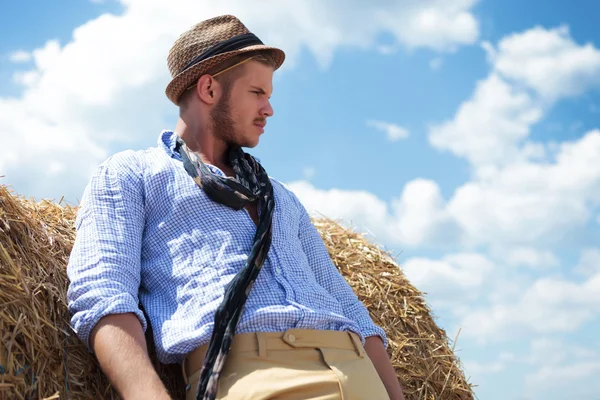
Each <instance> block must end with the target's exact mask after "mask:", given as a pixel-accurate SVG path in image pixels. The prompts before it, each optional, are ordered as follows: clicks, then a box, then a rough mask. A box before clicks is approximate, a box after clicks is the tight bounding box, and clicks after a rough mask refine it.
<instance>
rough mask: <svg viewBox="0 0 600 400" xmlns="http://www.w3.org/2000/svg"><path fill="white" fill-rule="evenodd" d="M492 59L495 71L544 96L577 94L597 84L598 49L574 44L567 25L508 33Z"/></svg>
mask: <svg viewBox="0 0 600 400" xmlns="http://www.w3.org/2000/svg"><path fill="white" fill-rule="evenodd" d="M492 58H493V62H494V67H495V70H496V71H497V72H498V73H500V74H501V75H502V76H504V77H506V78H507V79H511V80H515V81H517V82H518V83H520V84H523V85H526V86H527V87H530V88H531V89H533V90H535V91H536V92H537V93H539V94H540V95H541V96H542V97H543V98H544V99H549V100H553V99H557V98H561V97H566V96H574V95H578V94H581V93H582V92H584V91H585V90H587V89H588V88H589V87H590V86H592V85H597V84H600V51H599V50H598V49H596V48H595V47H594V45H593V44H591V43H587V44H585V45H578V44H577V43H575V42H574V41H573V39H572V38H571V36H570V33H569V28H568V27H566V26H561V27H559V28H555V29H550V30H547V29H544V28H542V27H536V28H533V29H530V30H528V31H526V32H524V33H522V34H513V35H509V36H507V37H505V38H503V39H502V40H501V41H500V43H499V44H498V50H497V52H496V54H495V56H492Z"/></svg>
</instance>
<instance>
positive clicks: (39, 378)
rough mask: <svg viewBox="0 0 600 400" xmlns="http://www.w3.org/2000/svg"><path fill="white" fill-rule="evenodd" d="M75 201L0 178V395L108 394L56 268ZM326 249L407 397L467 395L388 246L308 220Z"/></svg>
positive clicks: (164, 370)
mask: <svg viewBox="0 0 600 400" xmlns="http://www.w3.org/2000/svg"><path fill="white" fill-rule="evenodd" d="M76 212H77V210H76V208H74V207H70V206H66V205H62V204H61V202H59V203H54V202H50V201H41V202H35V201H33V200H27V199H24V198H22V197H19V196H17V195H15V194H14V193H12V192H11V191H9V189H8V188H6V187H5V186H2V185H0V304H1V307H0V336H1V339H0V398H2V399H4V398H11V399H12V398H15V399H30V398H36V399H38V398H45V399H66V398H69V399H89V398H98V399H117V398H119V396H118V395H117V394H116V392H115V391H114V389H113V388H112V387H111V386H110V384H109V382H108V381H107V379H106V378H105V377H104V375H103V374H102V372H101V370H100V368H99V367H98V364H97V362H96V359H95V357H94V356H93V355H91V354H90V353H89V352H88V351H87V350H86V349H85V348H84V347H83V345H82V344H81V343H80V342H79V340H78V339H77V338H76V336H75V335H74V334H73V332H72V330H71V329H70V327H69V320H70V317H69V315H68V310H67V304H66V291H67V287H68V280H67V276H66V273H65V267H66V264H67V261H68V256H69V253H70V251H71V248H72V245H73V241H74V239H75V231H74V226H73V222H74V220H75V216H76ZM314 223H315V225H316V226H317V228H318V230H319V232H320V233H321V235H322V237H323V239H324V241H325V244H326V245H327V248H328V250H329V252H330V255H331V257H332V259H333V261H334V263H335V265H336V266H337V268H338V269H339V270H340V271H341V273H342V275H343V276H344V277H345V278H346V280H347V281H348V282H349V283H350V285H351V286H352V288H353V289H354V291H355V292H356V293H357V294H358V296H359V298H360V299H361V300H362V301H363V302H364V303H365V304H366V305H367V307H368V309H369V310H370V312H371V315H372V317H373V319H374V320H375V322H376V323H377V324H379V325H381V326H382V327H384V329H385V330H386V332H387V333H388V336H389V339H390V347H389V349H388V351H389V354H390V356H391V358H392V361H393V364H394V367H395V370H396V373H397V375H398V377H399V379H400V380H401V382H402V384H403V386H404V390H405V396H406V399H407V400H413V399H415V400H416V399H423V400H434V399H445V400H446V399H447V400H467V399H469V400H470V399H473V393H472V387H471V385H470V384H469V383H468V382H467V381H466V379H465V377H464V375H463V372H462V370H461V366H460V363H459V361H458V359H457V358H456V357H455V355H454V353H453V350H452V349H451V348H450V346H449V340H448V338H447V337H446V334H445V332H444V331H443V330H442V329H440V328H439V327H438V326H437V325H436V324H435V322H434V320H433V318H432V316H431V311H430V309H429V308H428V307H427V305H426V303H425V301H424V299H423V296H422V293H421V292H419V291H418V290H417V289H415V288H414V287H413V286H412V285H411V284H410V283H409V282H408V281H407V280H406V278H405V277H404V275H403V274H402V272H401V270H400V268H399V267H398V265H397V264H396V263H395V262H394V261H393V259H392V258H391V257H390V255H389V254H388V253H385V252H383V251H381V250H380V249H379V248H378V247H377V246H375V245H373V244H371V243H369V242H368V241H367V240H366V239H365V238H364V237H362V236H360V235H358V234H356V233H354V232H352V231H351V230H347V229H344V228H342V227H341V226H340V225H339V224H337V223H336V222H334V221H331V220H327V219H316V220H314ZM146 337H147V339H148V340H149V345H150V353H151V358H152V360H153V362H154V364H155V367H156V368H157V370H158V371H159V375H160V376H161V377H162V379H163V381H164V382H165V385H166V386H167V388H168V389H169V391H170V393H171V394H172V396H173V397H174V398H183V393H184V392H183V390H184V389H183V381H182V379H181V376H180V369H179V368H178V367H177V366H175V365H166V366H165V365H159V364H158V362H157V361H156V358H155V356H154V353H153V351H152V341H151V336H150V331H149V332H147V336H146Z"/></svg>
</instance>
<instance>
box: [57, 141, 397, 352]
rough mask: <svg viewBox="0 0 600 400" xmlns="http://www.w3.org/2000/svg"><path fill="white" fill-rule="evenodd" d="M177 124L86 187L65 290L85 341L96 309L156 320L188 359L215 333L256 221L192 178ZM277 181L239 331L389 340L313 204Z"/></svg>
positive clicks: (167, 341)
mask: <svg viewBox="0 0 600 400" xmlns="http://www.w3.org/2000/svg"><path fill="white" fill-rule="evenodd" d="M174 135H175V134H174V133H173V132H171V131H164V132H162V133H161V135H160V137H159V140H158V146H157V147H154V148H150V149H148V150H145V151H135V152H134V151H125V152H121V153H118V154H115V155H114V156H112V157H110V158H109V159H108V160H106V161H105V162H104V163H103V164H102V165H101V166H100V167H99V168H98V169H97V171H96V172H95V173H94V175H93V177H92V179H91V181H90V182H89V184H88V186H87V187H86V189H85V192H84V195H83V197H82V200H81V204H80V209H79V211H78V215H77V220H76V228H77V236H76V240H75V243H74V247H73V250H72V253H71V256H70V259H69V264H68V268H67V274H68V277H69V279H70V286H69V289H68V294H67V297H68V305H69V310H70V312H71V315H72V320H71V324H72V327H73V329H74V330H75V332H76V333H77V335H78V336H79V338H80V339H81V340H82V341H83V343H84V344H85V345H86V346H87V347H88V349H89V337H90V332H91V330H92V329H93V327H94V325H95V324H96V323H97V322H98V321H99V320H100V318H102V317H104V316H106V315H109V314H119V313H134V314H135V315H137V317H138V318H139V320H140V323H141V324H142V327H143V329H144V331H145V330H146V329H147V324H148V322H149V323H150V325H151V327H152V332H153V335H154V342H155V344H156V350H157V356H158V359H159V360H160V361H161V362H163V363H177V362H181V361H182V359H183V358H184V356H185V355H186V354H187V353H189V352H190V351H192V350H194V349H195V348H197V347H199V346H201V345H203V344H205V343H207V342H208V341H209V339H210V335H211V332H212V329H213V318H214V313H215V310H216V308H217V306H218V305H219V304H220V303H221V301H222V300H223V293H224V289H225V285H226V284H227V283H228V282H229V281H230V280H231V279H232V278H233V277H234V276H235V275H236V274H237V273H238V271H239V270H240V269H241V268H242V267H243V265H244V263H245V261H246V259H247V258H248V254H249V253H250V250H251V247H252V244H253V237H254V234H255V232H256V225H255V224H254V222H253V221H252V219H251V218H250V216H249V214H248V213H247V211H246V210H243V209H242V210H240V211H236V210H233V209H231V208H229V207H227V206H225V205H222V204H218V203H216V202H214V201H212V200H210V199H209V198H208V197H207V196H206V194H205V193H204V192H203V191H202V190H201V189H200V188H199V187H198V186H197V185H196V184H195V183H194V181H193V180H192V179H191V178H190V177H189V175H188V174H187V173H186V171H185V170H184V168H183V165H182V162H181V158H180V156H179V154H178V153H176V152H175V151H174V148H175V136H174ZM209 167H210V168H211V169H212V171H213V172H214V173H218V174H221V175H222V174H223V172H222V171H221V170H219V169H218V168H216V167H213V166H209ZM271 180H272V182H273V189H274V196H275V211H274V215H273V242H272V245H271V248H270V250H269V253H268V256H267V259H266V260H265V263H264V265H263V269H262V271H261V272H260V274H259V276H258V278H257V280H256V282H255V284H254V286H253V287H252V291H251V292H250V296H249V297H248V301H247V303H246V307H245V309H244V313H243V315H242V317H241V320H240V322H239V324H238V327H237V330H236V332H237V333H243V332H259V331H266V332H274V331H285V330H286V329H289V328H304V329H332V330H348V331H353V332H356V333H357V334H359V335H360V337H361V340H362V341H363V343H364V339H365V338H366V337H367V336H372V335H379V336H380V337H381V338H382V339H383V341H384V343H385V345H386V346H387V338H386V336H385V333H384V331H383V330H382V329H381V328H380V327H379V326H377V325H375V324H374V323H373V320H372V319H371V317H370V316H369V312H368V310H367V309H366V307H365V306H364V305H363V304H362V303H361V302H360V301H359V300H358V298H357V297H356V295H355V294H354V292H353V291H352V289H351V287H350V286H349V285H348V284H347V282H346V280H345V279H344V278H343V277H342V276H341V275H340V274H339V272H338V271H337V269H336V267H335V265H334V264H333V262H332V261H331V258H330V257H329V254H328V253H327V250H326V248H325V245H324V243H323V241H322V239H321V237H320V235H319V233H318V231H317V230H316V229H315V227H314V226H313V224H312V223H311V220H310V217H309V215H308V213H307V212H306V210H305V208H304V207H303V206H302V204H301V203H300V201H299V200H298V198H297V197H296V196H295V195H294V194H293V192H291V191H290V190H288V189H286V188H285V186H284V185H282V184H281V183H279V182H278V181H276V180H274V179H271ZM140 305H141V306H142V308H143V310H144V311H142V310H141V309H140Z"/></svg>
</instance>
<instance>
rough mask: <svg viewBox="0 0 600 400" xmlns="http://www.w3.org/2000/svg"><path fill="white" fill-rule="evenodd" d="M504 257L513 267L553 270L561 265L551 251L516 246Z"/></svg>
mask: <svg viewBox="0 0 600 400" xmlns="http://www.w3.org/2000/svg"><path fill="white" fill-rule="evenodd" d="M499 256H500V257H504V258H505V259H506V262H507V263H508V264H509V265H511V266H513V267H520V266H526V267H532V268H541V269H546V268H551V267H556V266H558V265H559V263H560V261H559V260H558V258H557V257H556V256H555V255H554V254H553V253H552V252H551V251H549V250H538V249H535V248H533V247H527V246H516V247H514V248H511V249H509V250H508V251H507V252H506V254H503V255H499Z"/></svg>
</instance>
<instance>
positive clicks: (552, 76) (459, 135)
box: [429, 27, 600, 172]
mask: <svg viewBox="0 0 600 400" xmlns="http://www.w3.org/2000/svg"><path fill="white" fill-rule="evenodd" d="M483 46H484V48H485V49H486V51H487V53H488V56H489V57H488V58H489V60H490V62H491V70H490V74H489V76H488V77H487V78H485V79H484V80H482V81H481V82H479V83H478V85H477V88H476V90H475V92H474V93H473V96H472V97H471V99H469V100H468V101H466V102H465V103H464V104H462V105H461V106H460V108H459V110H458V112H457V113H456V115H455V117H454V118H453V119H452V120H450V121H446V122H444V123H441V124H438V125H435V126H432V128H431V131H430V135H429V141H430V143H431V144H432V146H434V147H435V148H438V149H441V150H449V151H451V152H452V153H454V154H456V155H457V156H460V157H464V158H466V159H467V160H468V161H469V162H470V163H471V164H472V165H473V166H474V167H475V168H476V169H478V170H482V171H483V172H485V171H486V170H487V169H489V168H493V167H496V166H502V165H507V164H510V163H513V162H515V161H520V160H521V159H522V158H526V159H527V158H530V157H531V156H532V155H533V156H543V155H544V154H543V153H544V152H543V151H541V152H540V151H539V149H538V151H534V152H533V153H532V152H531V150H532V147H531V144H528V143H526V142H525V139H527V137H528V136H529V133H530V129H531V127H532V125H533V124H535V123H536V122H538V121H540V119H541V118H542V117H543V116H544V115H545V113H546V112H547V111H548V109H549V108H550V107H551V106H552V105H553V104H554V103H555V102H556V101H557V100H559V99H561V98H564V97H568V96H573V95H577V94H581V93H583V92H584V91H586V90H589V89H590V88H591V87H594V86H596V85H598V84H600V78H599V77H600V51H599V50H598V49H596V48H595V47H594V46H593V45H592V44H585V45H579V44H577V43H575V42H574V41H573V39H572V38H571V37H570V35H569V31H568V29H567V28H565V27H561V28H557V29H550V30H547V29H544V28H540V27H537V28H533V29H530V30H528V31H525V32H522V33H515V34H512V35H509V36H507V37H505V38H503V39H502V40H501V41H500V42H499V44H498V46H497V48H494V47H493V46H492V44H490V43H484V44H483ZM534 149H535V147H534Z"/></svg>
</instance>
